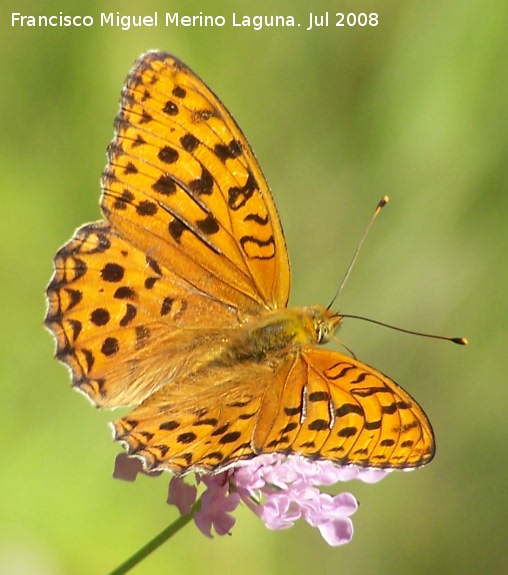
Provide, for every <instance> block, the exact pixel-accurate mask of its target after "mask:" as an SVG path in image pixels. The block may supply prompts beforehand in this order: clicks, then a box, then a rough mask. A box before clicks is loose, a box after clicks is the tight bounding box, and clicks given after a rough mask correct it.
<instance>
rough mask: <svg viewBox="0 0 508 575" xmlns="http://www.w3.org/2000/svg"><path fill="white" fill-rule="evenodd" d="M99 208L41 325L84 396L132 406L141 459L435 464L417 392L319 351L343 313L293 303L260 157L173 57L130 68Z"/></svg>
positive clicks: (68, 255) (129, 423)
mask: <svg viewBox="0 0 508 575" xmlns="http://www.w3.org/2000/svg"><path fill="white" fill-rule="evenodd" d="M101 210H102V216H103V219H102V220H101V221H98V222H94V223H90V224H87V225H84V226H83V227H81V228H79V229H78V230H77V231H76V232H75V234H74V237H73V238H72V239H71V240H70V241H69V242H67V243H66V244H65V245H64V246H63V247H62V248H61V249H60V250H59V251H58V252H57V254H56V256H55V259H54V268H55V269H54V275H53V277H52V279H51V281H50V283H49V286H48V288H47V301H48V309H47V316H46V319H45V323H46V326H47V327H48V328H49V330H50V331H51V332H52V333H53V334H54V337H55V339H56V357H57V358H58V359H59V360H60V361H61V362H63V363H65V364H66V365H67V366H68V367H69V368H70V371H71V374H72V381H73V386H74V387H75V388H76V389H77V390H78V391H80V392H82V393H83V394H85V395H86V396H87V397H88V398H89V399H90V400H91V401H92V403H93V404H94V405H95V406H97V407H99V408H107V409H113V408H118V407H132V408H133V409H132V410H131V411H130V412H129V413H127V415H125V416H124V417H120V418H118V419H117V420H116V421H114V422H113V423H112V426H113V429H114V437H115V439H116V440H117V441H119V442H121V444H122V445H123V446H124V447H125V448H126V450H127V453H128V454H129V455H133V456H136V457H138V458H140V459H141V460H142V462H143V464H144V466H145V468H146V469H148V470H152V469H166V470H170V471H171V472H173V473H174V474H184V473H188V472H191V471H194V472H199V473H214V472H218V471H221V470H224V469H226V468H228V467H231V466H233V465H234V464H235V463H236V462H238V461H240V460H244V459H249V458H253V457H255V456H257V455H259V454H265V453H281V454H288V455H289V454H300V455H302V456H304V457H307V458H309V459H312V460H329V461H332V462H334V463H336V464H338V465H349V464H354V465H357V466H361V467H373V468H399V469H406V468H413V467H419V466H422V465H424V464H426V463H428V462H429V461H430V460H431V459H432V457H433V455H434V436H433V432H432V428H431V425H430V423H429V421H428V419H427V417H426V415H425V413H424V412H423V410H422V409H421V407H420V406H419V405H418V404H417V403H416V402H415V401H414V400H413V399H412V398H411V397H410V396H409V394H408V393H406V392H405V391H404V390H403V389H401V388H400V387H399V386H398V385H397V384H396V383H394V382H393V381H392V380H391V379H389V378H388V377H386V376H385V375H383V374H382V373H381V372H379V371H377V370H376V369H374V368H372V367H369V366H368V365H366V364H364V363H362V362H361V361H358V360H357V359H354V358H352V357H349V356H347V355H345V354H342V353H339V352H337V351H334V350H331V349H327V348H325V347H322V345H323V344H325V343H327V342H328V341H329V340H330V339H331V337H332V336H333V334H334V332H335V330H336V329H337V328H338V327H339V326H340V324H341V321H342V317H341V315H340V314H339V313H337V312H334V311H332V310H330V309H328V308H325V307H323V306H321V305H312V306H308V307H301V308H288V307H287V304H288V299H289V290H290V280H291V276H290V269H289V260H288V253H287V249H286V245H285V240H284V235H283V231H282V227H281V223H280V220H279V216H278V214H277V209H276V206H275V203H274V200H273V197H272V195H271V193H270V190H269V187H268V185H267V182H266V180H265V178H264V176H263V174H262V172H261V169H260V167H259V165H258V163H257V161H256V158H255V156H254V154H253V152H252V150H251V148H250V146H249V144H248V142H247V140H246V138H245V136H244V135H243V133H242V131H241V130H240V128H239V127H238V125H237V124H236V122H235V120H234V119H233V118H232V116H231V115H230V113H229V112H228V110H227V109H226V108H225V107H224V105H223V104H222V103H221V101H220V100H219V98H218V97H217V96H216V95H215V94H214V93H213V92H212V91H211V90H210V88H208V87H207V85H206V84H205V83H204V82H203V81H202V80H201V79H200V78H199V77H198V76H197V75H196V74H194V73H193V72H192V71H191V70H190V69H189V68H188V67H187V66H186V65H185V64H184V63H182V62H181V61H179V60H178V59H177V58H175V57H173V56H171V55H169V54H166V53H164V52H159V51H151V52H148V53H146V54H144V55H142V56H141V57H140V58H139V59H138V60H137V62H136V63H135V65H134V67H133V68H132V70H131V72H130V73H129V75H128V77H127V80H126V83H125V85H124V88H123V91H122V96H121V104H120V112H119V114H118V116H117V118H116V121H115V136H114V139H113V141H112V143H111V144H110V146H109V148H108V163H107V166H106V168H105V171H104V173H103V176H102V196H101Z"/></svg>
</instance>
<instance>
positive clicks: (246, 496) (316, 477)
mask: <svg viewBox="0 0 508 575" xmlns="http://www.w3.org/2000/svg"><path fill="white" fill-rule="evenodd" d="M124 457H125V458H127V457H126V456H124ZM127 459H130V458H127ZM118 460H120V463H121V464H122V465H121V466H122V467H123V466H125V463H124V462H122V461H123V460H122V459H120V457H119V458H118ZM118 460H117V461H118ZM117 466H118V463H117ZM140 470H141V467H138V471H140ZM387 473H388V471H387V470H376V469H362V468H358V467H354V466H345V467H338V466H336V465H334V464H333V463H331V462H329V461H310V460H308V459H305V458H304V457H301V456H299V455H288V456H285V455H280V454H266V455H260V456H258V457H255V458H253V459H249V460H246V461H240V462H238V463H237V464H236V465H235V466H234V467H232V468H230V469H228V470H227V471H222V472H220V473H216V474H213V475H197V474H196V476H195V481H196V485H195V486H194V485H189V484H188V483H187V482H186V479H184V478H182V477H172V478H171V480H170V482H169V491H168V498H167V502H168V503H170V504H173V505H176V506H177V507H178V510H179V511H180V513H181V514H182V515H185V514H188V513H189V512H190V511H191V508H192V505H193V504H194V503H195V502H196V499H197V495H198V489H197V486H199V485H203V486H204V490H203V491H202V494H201V498H200V503H201V505H200V508H198V509H197V510H195V511H194V516H193V519H194V522H195V524H196V526H197V527H198V528H199V529H200V531H201V532H202V533H203V534H204V535H206V536H207V537H212V529H213V530H214V531H215V533H217V535H226V534H230V532H231V529H232V527H233V525H234V524H235V518H234V516H233V515H232V513H233V512H234V511H235V509H236V508H237V507H238V505H239V504H240V502H243V503H244V504H245V505H247V507H249V508H250V509H251V510H252V511H253V512H254V513H255V514H256V515H257V516H258V517H259V518H260V519H261V520H262V521H263V523H264V524H265V525H266V527H267V528H268V529H273V530H278V529H288V528H290V527H292V526H293V525H294V523H295V521H297V520H298V519H303V520H304V521H307V523H309V525H311V526H312V527H317V529H319V532H320V533H321V536H322V537H323V539H324V540H325V541H326V542H327V543H328V544H329V545H332V546H337V545H343V544H345V543H349V541H351V538H352V536H353V522H352V521H351V516H352V515H353V513H354V512H355V511H356V509H357V507H358V503H357V501H356V499H355V498H354V496H353V495H351V493H348V492H343V493H339V494H338V495H330V494H329V493H324V492H321V491H320V489H319V487H321V486H328V485H334V484H335V483H337V482H344V481H350V480H351V479H359V480H361V481H363V482H365V483H375V482H377V481H380V480H381V479H382V478H383V477H385V475H386V474H387ZM121 475H122V474H121V473H119V472H118V471H117V470H115V477H119V476H120V478H124V479H128V480H130V481H133V480H134V479H133V478H132V472H131V474H130V475H128V477H121ZM134 475H135V473H134ZM150 475H151V474H150Z"/></svg>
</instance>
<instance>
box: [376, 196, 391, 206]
mask: <svg viewBox="0 0 508 575" xmlns="http://www.w3.org/2000/svg"><path fill="white" fill-rule="evenodd" d="M389 200H390V198H389V197H388V196H383V197H382V198H381V199H380V200H379V204H378V208H382V207H383V206H386V204H387V203H388V202H389Z"/></svg>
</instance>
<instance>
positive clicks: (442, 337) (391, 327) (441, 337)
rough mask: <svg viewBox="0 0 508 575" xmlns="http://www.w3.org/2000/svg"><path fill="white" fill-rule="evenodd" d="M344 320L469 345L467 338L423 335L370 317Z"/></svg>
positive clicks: (354, 316)
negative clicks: (362, 322)
mask: <svg viewBox="0 0 508 575" xmlns="http://www.w3.org/2000/svg"><path fill="white" fill-rule="evenodd" d="M340 315H341V317H342V318H346V317H349V318H351V319H361V320H363V321H368V322H370V323H375V324H377V325H382V326H383V327H388V328H390V329H394V330H395V331H402V332H403V333H410V334H411V335H421V336H422V337H431V338H433V339H442V340H444V341H451V342H452V343H456V344H458V345H467V339H466V338H465V337H447V336H445V335H435V334H432V333H422V332H420V331H412V330H410V329H404V328H402V327H396V326H394V325H390V324H388V323H384V322H382V321H377V320H375V319H370V318H368V317H363V316H361V315H350V314H342V313H341V314H340Z"/></svg>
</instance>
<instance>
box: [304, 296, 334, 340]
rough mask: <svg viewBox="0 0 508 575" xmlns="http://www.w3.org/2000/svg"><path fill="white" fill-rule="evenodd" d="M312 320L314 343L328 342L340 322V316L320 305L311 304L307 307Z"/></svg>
mask: <svg viewBox="0 0 508 575" xmlns="http://www.w3.org/2000/svg"><path fill="white" fill-rule="evenodd" d="M307 310H308V313H309V315H310V316H311V318H312V320H313V325H314V332H315V334H316V343H319V344H325V343H328V342H329V341H330V340H331V339H332V337H333V335H334V333H335V331H336V330H337V329H338V327H339V325H340V324H341V322H342V316H341V315H339V314H338V313H337V312H334V311H332V310H329V309H327V308H325V307H323V306H322V305H313V306H310V307H308V308H307Z"/></svg>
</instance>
